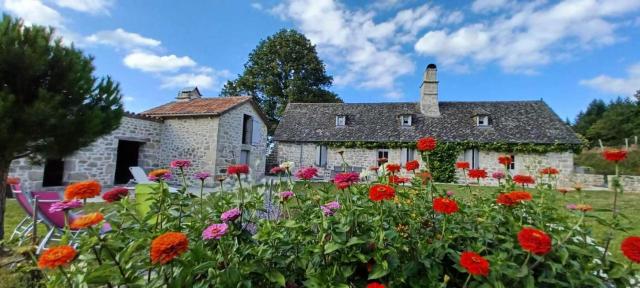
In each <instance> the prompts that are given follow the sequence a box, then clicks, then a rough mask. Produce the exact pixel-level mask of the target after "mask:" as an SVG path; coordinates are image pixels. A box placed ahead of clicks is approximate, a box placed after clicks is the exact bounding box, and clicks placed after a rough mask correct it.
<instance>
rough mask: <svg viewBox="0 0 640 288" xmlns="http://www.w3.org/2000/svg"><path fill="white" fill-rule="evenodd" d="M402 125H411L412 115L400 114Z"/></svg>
mask: <svg viewBox="0 0 640 288" xmlns="http://www.w3.org/2000/svg"><path fill="white" fill-rule="evenodd" d="M400 125H402V126H411V115H400Z"/></svg>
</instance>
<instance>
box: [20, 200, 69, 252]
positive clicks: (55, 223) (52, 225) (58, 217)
mask: <svg viewBox="0 0 640 288" xmlns="http://www.w3.org/2000/svg"><path fill="white" fill-rule="evenodd" d="M31 194H32V197H33V198H38V204H37V206H36V208H37V211H38V218H40V219H42V221H43V222H44V223H45V224H46V225H47V226H48V227H49V231H47V234H46V235H45V236H44V238H43V239H42V241H40V245H38V249H37V250H36V253H37V254H39V253H40V252H41V251H42V250H44V249H45V248H46V247H47V246H48V245H49V244H50V243H52V242H59V241H60V240H61V239H62V236H63V235H64V226H65V223H64V212H50V211H49V208H51V205H53V203H56V202H58V201H60V200H62V198H61V197H60V193H58V192H54V191H40V192H33V193H31ZM78 215H79V214H74V213H71V214H69V222H71V221H73V219H75V218H76V217H78ZM79 232H80V231H78V230H71V239H70V240H72V241H73V239H74V238H76V237H77V236H78V234H79Z"/></svg>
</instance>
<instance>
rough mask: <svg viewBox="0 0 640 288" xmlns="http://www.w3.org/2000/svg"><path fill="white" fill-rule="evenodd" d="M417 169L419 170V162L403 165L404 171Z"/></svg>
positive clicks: (413, 161) (414, 161)
mask: <svg viewBox="0 0 640 288" xmlns="http://www.w3.org/2000/svg"><path fill="white" fill-rule="evenodd" d="M418 168H420V162H418V160H412V161H409V162H407V164H405V169H407V171H413V170H416V169H418Z"/></svg>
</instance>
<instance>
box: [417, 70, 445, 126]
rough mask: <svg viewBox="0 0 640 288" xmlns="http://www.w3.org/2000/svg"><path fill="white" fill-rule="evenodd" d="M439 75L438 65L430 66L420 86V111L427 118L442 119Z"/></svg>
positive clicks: (425, 71)
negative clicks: (439, 101) (439, 100)
mask: <svg viewBox="0 0 640 288" xmlns="http://www.w3.org/2000/svg"><path fill="white" fill-rule="evenodd" d="M437 74H438V69H437V68H436V64H429V65H428V66H427V69H426V70H424V77H423V79H422V85H420V111H421V112H422V114H424V115H425V116H427V117H440V107H439V106H438V77H437V76H438V75H437Z"/></svg>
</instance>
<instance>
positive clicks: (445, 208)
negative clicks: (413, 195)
mask: <svg viewBox="0 0 640 288" xmlns="http://www.w3.org/2000/svg"><path fill="white" fill-rule="evenodd" d="M433 210H435V211H436V212H438V213H442V214H453V213H455V212H458V210H460V209H459V208H458V203H457V202H456V200H453V199H449V198H443V197H438V198H435V199H433Z"/></svg>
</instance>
